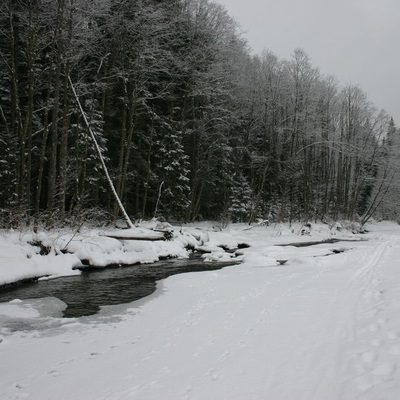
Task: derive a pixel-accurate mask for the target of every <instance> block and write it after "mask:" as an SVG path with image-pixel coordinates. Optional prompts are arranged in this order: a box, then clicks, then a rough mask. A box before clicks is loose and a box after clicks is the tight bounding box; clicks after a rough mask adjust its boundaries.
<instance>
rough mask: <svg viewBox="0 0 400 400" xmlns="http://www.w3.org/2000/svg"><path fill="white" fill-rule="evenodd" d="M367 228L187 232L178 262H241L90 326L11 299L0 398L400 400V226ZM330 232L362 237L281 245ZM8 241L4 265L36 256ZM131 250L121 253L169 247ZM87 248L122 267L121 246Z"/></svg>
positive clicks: (55, 308) (176, 281)
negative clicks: (198, 255)
mask: <svg viewBox="0 0 400 400" xmlns="http://www.w3.org/2000/svg"><path fill="white" fill-rule="evenodd" d="M368 228H369V230H370V232H369V233H367V234H364V235H353V234H350V233H348V232H345V231H343V230H342V231H341V232H338V231H332V230H330V229H329V227H327V226H324V225H318V226H312V228H311V230H310V235H306V236H301V235H300V231H301V226H298V227H296V228H293V227H292V228H289V227H288V226H284V225H282V226H270V227H266V226H257V227H254V228H251V229H246V228H245V226H244V225H232V226H230V227H228V228H226V229H219V228H218V227H215V228H214V229H212V228H211V227H210V226H209V225H208V226H203V227H202V228H201V229H196V228H195V227H194V226H193V227H183V228H181V229H180V230H181V232H182V233H181V235H180V236H178V237H177V238H176V240H175V241H172V242H171V246H172V245H173V246H176V247H175V251H177V252H178V253H179V252H181V253H183V251H182V249H183V248H184V245H183V243H184V242H185V240H188V241H191V243H197V245H198V246H203V247H204V246H205V247H208V248H209V249H210V250H211V251H213V252H215V257H217V258H218V254H220V252H221V248H220V247H218V246H220V245H224V246H225V247H227V248H234V247H236V246H235V244H236V245H237V244H238V243H246V244H248V245H250V247H248V248H243V249H240V254H241V257H242V258H243V263H242V264H240V265H236V266H232V267H227V268H223V269H221V270H217V271H204V272H196V273H186V274H181V275H174V276H171V277H169V278H168V279H166V280H163V281H161V282H159V283H158V289H157V291H156V292H155V293H154V294H153V295H151V296H149V297H147V298H144V299H142V300H140V301H136V302H133V303H131V304H127V305H120V306H109V307H104V308H103V309H102V311H101V312H100V313H99V314H98V315H96V316H91V317H82V318H78V319H65V318H64V319H62V318H60V312H61V311H62V309H63V307H65V305H64V304H63V303H62V302H60V301H58V300H57V299H54V298H47V299H40V300H36V301H33V300H24V301H21V300H17V299H16V300H14V301H12V302H9V303H2V304H0V323H1V325H0V326H1V327H0V358H1V360H2V362H1V363H0V376H1V378H0V398H1V399H4V400H11V399H23V398H28V399H32V400H47V399H49V400H50V399H51V400H53V399H59V400H63V399H68V400H69V399H71V398H73V399H77V400H100V399H102V400H126V399H137V400H160V399H165V400H177V399H191V400H194V399H200V400H214V399H222V400H223V399H229V400H243V399H246V400H247V399H249V400H252V399H253V400H265V399H279V400H321V399H323V400H353V399H354V400H356V399H361V400H381V399H382V400H383V399H385V400H397V399H398V398H399V395H400V319H399V315H400V267H399V264H398V259H399V258H400V226H399V225H397V224H394V223H379V224H371V225H370V226H369V227H368ZM87 234H88V233H87ZM332 235H334V236H335V237H337V238H342V239H348V240H350V239H351V240H355V241H343V242H340V243H333V244H327V243H324V244H321V245H318V246H313V247H302V248H297V247H293V246H287V247H279V246H277V245H278V244H284V243H286V244H287V243H293V242H298V241H304V242H306V241H311V240H312V241H314V240H319V239H325V238H327V237H331V236H332ZM11 236H12V235H11ZM11 236H10V235H8V236H7V235H5V234H4V235H3V237H2V242H1V243H2V246H3V247H2V248H1V250H0V254H1V258H0V260H1V264H0V266H3V265H5V264H6V263H7V261H8V262H9V261H10V260H14V259H15V260H16V261H17V263H18V262H21V263H22V259H24V262H25V258H26V254H27V252H29V251H30V250H29V246H25V245H23V242H21V241H19V242H18V241H17V240H16V238H15V237H14V239H12V237H11ZM182 238H186V239H185V240H184V239H182ZM13 240H14V242H13ZM88 241H89V240H88ZM12 242H13V243H12ZM90 243H92V244H93V243H95V242H92V241H91V240H90ZM177 243H178V244H177ZM108 245H109V246H108ZM13 246H14V247H13ZM118 246H120V247H118ZM121 246H122V247H121ZM135 246H136V245H133V248H127V249H125V250H126V251H125V252H127V253H130V252H131V253H134V254H136V255H137V253H147V252H148V251H154V253H155V254H160V252H163V251H164V252H165V251H167V248H166V247H165V246H167V247H168V246H169V245H168V242H151V246H150V244H149V243H147V244H145V243H142V244H140V245H138V247H135ZM157 246H160V247H157ZM78 247H79V249H78V250H79V251H81V250H82V248H84V249H86V250H85V251H87V253H85V256H86V255H87V254H89V255H91V256H92V257H95V256H96V257H97V256H99V253H100V254H106V255H110V254H112V253H113V252H115V253H116V254H119V255H118V257H119V256H120V254H122V252H123V250H124V247H125V246H124V244H122V245H121V242H119V244H118V245H117V244H115V245H114V244H112V243H111V242H107V245H106V244H105V245H104V247H102V245H101V243H100V244H99V243H96V245H93V246H92V247H90V248H89V247H88V246H86V245H85V246H83V245H82V247H80V246H78ZM128 247H129V246H128ZM217 248H218V249H217ZM96 249H97V250H96ZM338 249H339V250H341V251H342V252H341V253H340V254H334V253H333V250H338ZM18 251H20V253H19V254H18ZM82 251H83V250H82ZM217 252H219V253H217ZM238 252H239V251H238ZM209 254H213V253H209ZM36 256H37V257H42V258H43V259H44V258H45V257H50V258H51V259H52V260H53V261H54V260H55V261H54V262H58V260H59V259H61V257H63V256H64V255H63V256H60V255H52V254H50V255H49V256H38V255H36V254H35V255H33V254H31V257H36ZM69 256H73V254H69ZM57 257H58V258H57ZM99 257H100V256H99ZM277 259H287V260H288V261H287V263H286V264H285V265H283V266H280V265H279V264H278V263H277V261H276V260H277ZM28 260H30V259H28ZM16 265H17V264H16ZM30 266H32V265H30ZM8 274H9V275H10V274H11V273H10V272H8Z"/></svg>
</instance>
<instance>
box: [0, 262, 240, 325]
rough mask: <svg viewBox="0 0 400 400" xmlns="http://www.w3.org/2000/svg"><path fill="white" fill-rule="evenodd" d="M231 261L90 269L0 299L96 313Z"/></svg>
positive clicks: (71, 313)
mask: <svg viewBox="0 0 400 400" xmlns="http://www.w3.org/2000/svg"><path fill="white" fill-rule="evenodd" d="M232 264H234V262H230V263H210V262H203V261H202V259H201V258H199V257H195V258H191V259H188V260H168V261H160V262H157V263H154V264H138V265H132V266H126V267H120V268H106V269H89V270H85V271H83V272H82V274H81V275H76V276H70V277H64V278H58V279H51V280H43V281H37V282H30V283H24V284H21V285H18V286H12V287H7V288H3V289H0V302H7V301H11V300H14V299H20V300H25V299H34V298H41V297H56V298H58V299H60V300H62V301H63V302H65V303H66V304H67V305H68V307H67V308H66V310H64V313H63V314H64V317H81V316H84V315H92V314H95V313H97V312H98V311H99V309H100V306H105V305H116V304H122V303H129V302H131V301H134V300H138V299H141V298H142V297H145V296H148V295H150V294H151V293H153V292H154V290H155V289H156V281H158V280H160V279H164V278H167V277H168V276H170V275H174V274H180V273H185V272H195V271H211V270H217V269H221V268H223V267H225V266H227V265H232Z"/></svg>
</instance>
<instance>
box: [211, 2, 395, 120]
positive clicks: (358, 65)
mask: <svg viewBox="0 0 400 400" xmlns="http://www.w3.org/2000/svg"><path fill="white" fill-rule="evenodd" d="M215 1H216V2H217V3H220V4H222V5H224V6H225V8H226V9H227V10H228V12H229V14H230V15H231V16H232V17H234V18H235V19H236V20H237V21H238V22H239V23H240V25H241V27H242V29H243V31H244V37H245V38H246V39H247V40H248V42H249V45H250V47H251V48H252V49H253V50H254V52H255V53H257V54H259V53H261V51H262V50H263V49H267V50H271V51H272V52H273V53H275V54H276V55H277V56H278V57H279V58H281V59H282V58H285V59H288V58H290V56H291V54H292V52H293V50H294V49H295V48H298V47H300V48H302V49H304V50H305V51H306V53H307V54H308V55H309V57H310V58H311V63H312V65H313V66H315V67H319V69H320V71H321V73H323V74H328V75H334V76H335V77H336V78H337V79H338V80H339V82H340V83H341V84H342V85H347V84H355V85H359V86H360V88H361V89H362V90H363V91H364V92H366V94H367V96H368V98H369V100H370V101H371V102H372V103H373V104H374V105H375V106H376V107H377V108H378V109H382V108H384V109H385V110H386V111H387V112H388V113H389V114H390V115H391V116H393V118H394V119H395V121H396V125H397V126H398V127H400V49H399V41H400V0H334V1H333V0H329V1H328V0H215Z"/></svg>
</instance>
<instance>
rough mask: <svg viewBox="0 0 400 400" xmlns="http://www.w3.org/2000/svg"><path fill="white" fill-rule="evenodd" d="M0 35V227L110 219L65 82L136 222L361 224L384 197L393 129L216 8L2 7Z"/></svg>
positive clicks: (115, 3) (359, 96) (148, 4)
mask: <svg viewBox="0 0 400 400" xmlns="http://www.w3.org/2000/svg"><path fill="white" fill-rule="evenodd" d="M0 29H1V37H0V45H1V58H0V98H1V103H0V209H1V215H2V218H1V220H0V225H1V226H3V227H9V226H16V225H19V224H27V223H29V224H30V223H32V222H33V223H34V224H35V225H38V224H39V223H43V222H45V223H46V224H47V225H48V226H54V225H59V224H63V223H72V221H76V220H83V219H84V218H94V216H95V215H96V213H99V212H100V213H101V215H103V216H104V217H105V216H106V215H107V216H108V217H109V218H116V217H117V216H118V213H119V210H118V208H117V207H116V205H115V201H114V197H113V195H112V193H111V191H110V189H109V187H108V185H107V181H106V178H105V176H104V173H103V171H102V170H101V166H100V163H99V160H98V156H97V154H96V151H95V148H94V143H93V142H92V140H91V139H90V136H89V135H88V132H87V127H86V126H85V124H84V121H83V118H82V115H81V113H80V111H79V108H78V105H77V102H76V101H75V99H74V95H73V92H72V90H71V84H70V81H71V82H73V85H74V87H75V89H76V91H77V93H78V96H79V100H80V102H81V104H82V107H83V109H84V110H85V113H86V115H87V118H88V120H89V123H90V127H91V130H92V131H93V132H94V134H95V136H96V139H97V141H98V143H99V144H100V149H101V152H102V155H103V157H104V159H105V161H106V164H107V166H108V168H109V172H110V175H111V177H112V179H113V181H114V184H115V187H116V191H117V193H118V195H119V196H120V197H121V199H122V201H123V203H124V205H125V207H126V209H127V211H128V214H129V215H131V216H132V217H134V218H148V217H153V216H157V217H160V216H163V217H165V218H166V219H168V220H179V221H193V220H197V219H226V220H228V219H233V220H242V221H250V222H251V221H254V220H255V219H256V218H260V217H261V218H266V217H267V216H268V215H269V216H270V217H273V218H275V219H276V220H298V219H305V220H307V219H324V218H327V217H329V218H333V219H337V218H346V219H354V218H355V217H356V216H364V218H366V217H367V216H369V214H371V213H372V212H374V211H376V209H377V207H378V206H379V205H380V204H382V199H383V197H384V196H383V194H384V193H385V194H386V193H388V191H389V187H390V185H392V186H393V180H394V176H395V175H394V173H395V171H396V169H395V168H394V167H393V160H396V157H395V156H389V154H392V153H393V152H394V149H397V147H396V146H394V145H393V143H394V142H396V143H397V141H396V140H397V139H396V138H397V136H399V135H398V130H397V129H396V127H395V126H394V123H393V120H390V119H389V117H388V116H387V115H386V114H385V113H384V112H379V113H378V112H377V111H376V110H375V109H374V107H373V106H372V105H371V104H370V102H369V101H368V99H367V98H366V95H365V94H364V93H363V92H362V91H361V90H360V89H359V88H358V87H354V86H351V87H350V86H349V87H345V88H341V87H340V86H339V85H338V83H337V82H335V80H334V79H333V78H331V77H326V76H324V75H322V74H321V73H320V72H319V70H318V69H317V68H315V67H313V66H312V65H311V63H310V60H309V58H308V56H307V54H305V53H304V52H303V51H302V50H295V51H294V53H293V56H292V58H291V59H290V60H279V59H278V58H277V57H276V56H275V55H273V54H271V53H268V52H265V53H264V54H262V55H261V56H253V55H251V53H250V51H249V49H248V47H247V44H246V42H245V40H244V39H243V38H242V37H241V35H240V31H239V27H238V26H237V23H236V22H235V20H233V19H232V18H231V17H230V16H229V15H228V13H227V12H226V10H225V9H224V7H223V6H221V5H219V4H217V3H214V2H211V1H208V0H162V1H160V0H3V1H2V2H1V5H0ZM267 45H268V38H266V46H267ZM388 133H389V137H391V138H392V140H391V141H390V140H388V139H387V138H388ZM395 139H396V140H395ZM396 151H397V150H396ZM397 154H398V153H397ZM379 185H381V187H380V188H379ZM377 188H378V189H379V190H378V189H377ZM385 191H386V192H385ZM382 196H383V197H382Z"/></svg>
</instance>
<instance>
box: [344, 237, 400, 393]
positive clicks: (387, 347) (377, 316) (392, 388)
mask: <svg viewBox="0 0 400 400" xmlns="http://www.w3.org/2000/svg"><path fill="white" fill-rule="evenodd" d="M394 244H395V242H394V241H391V240H385V241H384V242H383V243H381V244H380V245H379V247H378V249H377V250H376V251H375V252H374V253H373V255H372V258H370V259H369V260H368V261H367V262H366V263H365V266H361V268H359V270H358V272H357V273H356V274H354V275H353V279H352V281H351V283H350V287H351V288H354V287H356V285H357V281H358V280H360V281H361V282H360V287H359V289H358V296H357V297H358V300H357V302H356V304H355V307H354V313H355V315H354V321H355V322H354V327H353V329H354V337H353V340H352V342H351V343H350V344H349V346H348V347H349V349H348V353H347V357H348V358H347V364H348V365H347V371H348V374H349V375H350V376H351V378H350V379H348V380H347V382H346V383H345V385H344V398H346V399H354V400H355V399H362V400H376V399H377V398H379V399H381V398H382V399H385V400H397V398H398V393H399V389H400V387H399V386H398V384H397V386H396V383H395V382H396V379H397V381H399V365H400V360H399V354H396V353H397V351H396V350H399V351H398V353H400V344H399V338H400V331H397V330H393V329H392V328H391V327H390V326H391V325H393V324H392V321H391V320H390V318H388V317H386V314H385V311H386V309H387V307H390V304H389V303H388V301H387V299H386V298H385V290H384V286H383V283H382V279H383V278H384V275H383V269H384V268H385V266H386V265H390V263H393V262H395V261H394V259H393V257H392V256H391V248H392V247H393V245H394ZM367 258H368V253H367V254H365V255H364V256H363V257H362V260H361V263H362V262H363V261H365V260H367ZM399 283H400V282H399ZM388 315H390V313H389V314H388ZM397 328H400V326H399V325H397ZM383 390H385V393H383ZM396 391H397V394H395V393H396Z"/></svg>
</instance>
